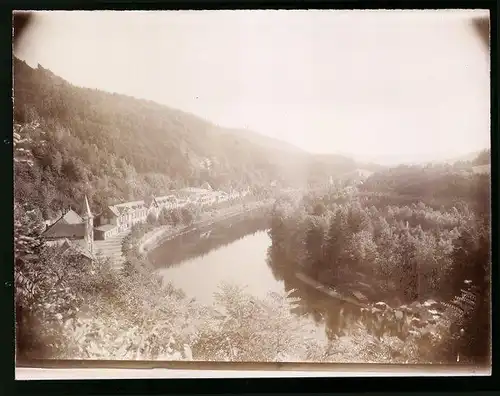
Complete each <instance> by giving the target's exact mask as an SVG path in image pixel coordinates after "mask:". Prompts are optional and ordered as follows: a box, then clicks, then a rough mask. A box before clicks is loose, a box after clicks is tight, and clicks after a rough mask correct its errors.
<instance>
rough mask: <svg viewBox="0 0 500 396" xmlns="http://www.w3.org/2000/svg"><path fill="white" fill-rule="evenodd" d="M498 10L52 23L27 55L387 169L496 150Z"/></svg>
mask: <svg viewBox="0 0 500 396" xmlns="http://www.w3.org/2000/svg"><path fill="white" fill-rule="evenodd" d="M478 15H479V16H482V15H488V11H481V10H479V11H465V10H455V11H453V10H448V11H431V10H426V11H412V10H408V11H382V10H375V11H351V10H345V11H340V10H332V11H328V10H318V11H311V10H303V11H284V10H281V11H272V10H264V11H215V10H214V11H160V12H130V11H129V12H116V11H108V12H104V11H88V12H82V11H69V12H68V11H66V12H65V11H50V12H40V13H37V17H36V18H35V22H34V23H33V25H32V26H30V28H29V31H28V32H27V33H26V34H25V35H23V37H22V40H21V42H20V46H19V48H16V52H15V54H16V56H18V57H19V58H21V59H23V60H25V61H26V62H27V63H28V64H30V65H31V66H36V65H37V63H39V64H41V65H42V66H43V67H45V68H48V69H50V70H51V71H52V72H54V73H55V74H57V75H59V76H61V77H63V78H64V79H66V80H68V81H69V82H71V83H73V84H75V85H78V86H84V87H89V88H98V89H102V90H105V91H109V92H117V93H123V94H127V95H130V96H135V97H138V98H144V99H149V100H153V101H156V102H158V103H162V104H165V105H167V106H170V107H174V108H178V109H181V110H184V111H188V112H191V113H194V114H196V115H199V116H201V117H203V118H205V119H207V120H209V121H212V122H213V123H215V124H218V125H221V126H225V127H234V128H247V129H250V130H252V131H256V132H259V133H261V134H264V135H268V136H271V137H274V138H277V139H280V140H284V141H287V142H289V143H292V144H294V145H296V146H298V147H300V148H302V149H304V150H307V151H309V152H312V153H340V154H346V155H351V156H353V157H354V158H356V159H360V160H373V161H376V162H379V163H397V162H417V161H427V160H440V159H448V158H454V157H457V156H460V155H463V154H467V153H470V152H471V151H475V150H481V149H483V148H486V147H490V83H489V72H490V66H489V54H488V51H487V50H486V48H485V46H484V44H483V43H482V42H481V39H480V37H479V36H478V35H477V33H476V31H475V30H474V28H473V26H472V24H471V18H472V17H475V16H478Z"/></svg>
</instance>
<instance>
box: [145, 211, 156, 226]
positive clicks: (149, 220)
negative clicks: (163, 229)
mask: <svg viewBox="0 0 500 396" xmlns="http://www.w3.org/2000/svg"><path fill="white" fill-rule="evenodd" d="M146 221H147V223H148V224H150V225H156V224H158V218H157V217H156V216H155V214H154V213H153V212H150V213H149V214H148V216H147V218H146Z"/></svg>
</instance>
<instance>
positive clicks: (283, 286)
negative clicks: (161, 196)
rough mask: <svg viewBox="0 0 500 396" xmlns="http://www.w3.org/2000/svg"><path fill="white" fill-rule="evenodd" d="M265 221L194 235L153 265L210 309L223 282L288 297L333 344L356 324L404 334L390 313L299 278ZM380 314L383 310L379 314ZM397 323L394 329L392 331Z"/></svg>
mask: <svg viewBox="0 0 500 396" xmlns="http://www.w3.org/2000/svg"><path fill="white" fill-rule="evenodd" d="M268 226H269V223H268V219H267V218H266V217H265V216H262V215H259V214H255V215H253V216H250V217H249V216H248V215H247V216H245V217H241V218H238V219H235V218H232V219H230V220H227V221H224V222H222V223H218V224H217V225H215V226H212V227H210V228H209V227H207V228H204V229H196V230H192V231H190V232H188V233H186V234H184V235H182V236H180V237H178V238H175V239H174V240H170V241H166V242H165V243H163V244H162V245H161V246H159V247H158V248H156V249H155V250H153V251H152V252H151V253H150V255H149V259H150V261H151V262H152V263H153V264H154V265H155V266H156V268H158V272H159V274H160V275H161V276H162V277H163V279H164V280H165V281H166V282H172V284H173V285H174V286H176V287H178V288H180V289H182V290H183V291H184V292H185V293H186V295H187V296H188V297H189V298H196V299H197V300H198V301H200V302H202V303H205V304H210V303H211V302H213V293H215V292H216V291H217V290H218V286H219V284H220V283H221V282H229V283H233V284H236V285H238V286H241V287H246V288H247V290H248V291H249V292H250V293H252V294H254V295H256V296H258V297H264V296H265V295H266V294H267V293H268V292H270V291H276V292H280V291H283V290H285V291H286V292H290V297H292V299H293V302H292V303H291V306H290V310H291V312H292V313H294V314H296V315H300V316H306V317H308V318H309V319H310V320H311V321H313V322H314V323H316V324H317V325H318V326H319V327H320V328H321V327H324V328H325V331H326V335H327V337H328V338H330V339H335V338H337V337H339V336H342V335H345V334H348V333H349V331H350V329H351V328H352V326H353V325H354V324H363V326H365V327H366V328H367V329H368V330H369V331H370V332H371V333H372V334H374V335H377V336H381V335H382V333H383V332H387V330H389V331H390V333H391V334H394V335H398V334H401V325H400V324H397V323H401V322H397V321H393V319H392V318H390V317H389V316H387V314H386V313H384V314H383V316H382V315H379V313H376V314H375V315H373V311H371V310H370V309H368V310H366V309H362V308H361V307H360V306H356V305H353V304H351V303H349V302H345V301H343V300H339V299H336V298H332V297H331V296H328V295H326V294H324V293H323V292H322V291H319V290H316V289H315V288H314V287H311V286H309V285H307V284H306V283H304V282H303V281H302V280H299V279H297V277H296V271H297V267H296V266H295V265H293V263H292V264H291V263H289V262H285V261H283V260H282V259H281V258H280V255H279V254H277V253H275V252H273V249H272V248H271V246H270V245H271V240H270V238H269V236H268V235H267V233H266V231H265V230H266V229H267V228H268ZM379 312H380V311H379ZM393 322H394V323H396V327H397V328H396V327H395V328H394V329H391V328H388V327H387V324H388V323H389V326H392V324H391V323H393Z"/></svg>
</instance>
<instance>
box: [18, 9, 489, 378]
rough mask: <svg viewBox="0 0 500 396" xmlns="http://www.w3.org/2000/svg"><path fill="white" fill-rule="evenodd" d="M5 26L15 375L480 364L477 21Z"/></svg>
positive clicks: (420, 17) (108, 21) (397, 16)
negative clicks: (100, 367)
mask: <svg viewBox="0 0 500 396" xmlns="http://www.w3.org/2000/svg"><path fill="white" fill-rule="evenodd" d="M13 21H14V23H13V25H14V29H13V57H12V62H13V65H12V74H13V91H12V95H13V126H14V130H13V146H14V148H13V150H14V152H13V156H14V158H13V160H14V208H13V210H14V280H15V282H14V286H15V293H14V295H15V323H16V343H15V345H16V348H15V349H16V362H17V364H18V365H24V366H26V365H28V366H29V365H30V364H31V366H33V365H34V366H36V364H35V363H30V362H41V361H49V362H64V361H75V360H78V361H89V362H91V361H92V362H95V361H116V362H131V363H130V364H131V367H133V362H137V363H139V362H151V361H153V362H180V363H182V364H183V365H184V366H183V367H190V366H189V365H187V366H186V364H190V363H191V364H193V365H194V366H193V368H195V367H197V366H196V364H197V363H200V364H201V363H204V364H205V363H210V364H213V366H214V367H215V368H216V367H217V364H219V363H226V364H228V363H259V364H270V366H269V367H270V370H272V369H273V366H272V365H273V364H277V363H279V364H286V363H293V364H303V365H304V366H307V364H318V363H321V364H331V365H332V366H331V367H336V366H335V364H337V365H342V367H343V370H348V369H349V367H350V366H349V365H359V364H362V365H365V364H371V365H372V367H373V368H374V369H375V368H376V367H377V365H388V364H393V365H400V366H402V367H403V368H404V367H411V366H413V365H434V366H433V367H438V365H447V366H451V367H456V368H457V369H459V368H460V367H466V366H467V367H486V368H488V369H490V368H491V291H490V289H491V284H490V283H491V199H490V191H491V155H490V146H491V144H490V128H491V126H490V43H489V40H490V38H489V12H488V10H200V11H187V10H186V11H36V12H29V13H27V12H25V11H23V12H21V11H16V12H14V13H13ZM16 21H17V22H19V23H16ZM23 21H24V23H21V22H23ZM21 27H22V29H21ZM84 366H85V365H83V367H84ZM79 367H82V365H79ZM225 367H227V366H225ZM329 367H330V366H329Z"/></svg>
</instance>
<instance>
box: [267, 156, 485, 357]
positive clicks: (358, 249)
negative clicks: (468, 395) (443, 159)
mask: <svg viewBox="0 0 500 396" xmlns="http://www.w3.org/2000/svg"><path fill="white" fill-rule="evenodd" d="M490 205H491V200H490V177H489V175H482V174H474V173H473V172H460V171H457V170H456V169H455V168H453V167H452V166H444V165H443V166H425V167H424V166H400V167H397V168H393V169H389V170H386V171H383V172H378V173H375V174H373V175H371V176H370V177H369V178H368V179H367V180H366V181H365V182H364V183H363V184H362V185H360V186H358V187H357V188H356V187H354V188H352V187H351V188H350V189H347V190H344V191H339V190H337V189H336V190H331V191H324V192H322V193H315V194H308V195H306V196H305V197H290V198H288V199H283V200H282V201H280V202H277V204H276V205H275V208H274V213H273V215H272V223H271V230H270V236H271V239H272V247H271V248H270V255H271V259H272V262H273V265H274V272H275V274H276V276H279V277H281V278H284V279H285V280H286V278H287V276H292V277H293V274H294V273H295V272H296V271H301V272H304V273H306V274H308V275H309V276H310V277H312V278H313V279H315V280H316V281H319V282H321V283H322V284H324V285H326V286H330V287H334V288H335V290H337V291H340V292H343V293H345V294H346V295H350V294H351V293H352V292H354V291H357V292H361V293H363V294H364V295H365V297H366V298H367V299H368V301H370V302H372V303H376V302H377V301H385V302H387V303H388V304H389V305H391V306H392V307H406V306H409V305H410V304H411V306H415V305H416V304H417V305H418V303H419V302H424V301H426V300H430V301H438V302H440V303H443V304H444V306H446V304H449V307H450V308H449V317H450V318H453V319H451V322H452V323H454V325H453V326H454V327H451V328H449V330H446V331H450V333H447V334H448V336H446V343H448V344H446V346H445V345H444V344H443V343H442V342H441V341H439V343H440V344H439V345H440V348H441V347H443V348H444V349H443V350H441V352H440V353H441V354H447V356H449V358H450V359H455V358H456V356H457V353H459V354H460V355H461V356H464V357H467V359H470V360H471V361H474V362H478V361H484V359H485V358H486V357H487V356H488V348H489V341H488V334H489V333H488V331H489V314H488V312H489V311H488V308H487V307H488V301H489V300H488V299H489V282H490V277H489V274H490V272H489V271H490V268H491V258H490V235H491V234H490V233H491V231H490V213H491V212H490ZM290 274H291V275H290ZM464 296H465V297H464ZM464 298H465V300H464ZM419 323H420V322H419ZM429 323H430V322H429ZM423 325H424V322H422V327H423ZM426 325H427V324H426ZM460 329H462V330H460ZM443 340H444V339H443ZM453 340H455V341H453ZM437 345H438V344H436V348H437V347H438V346H437ZM450 345H451V346H450ZM450 351H451V352H450ZM457 351H458V352H457ZM448 354H449V355H448ZM443 357H444V355H443Z"/></svg>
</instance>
